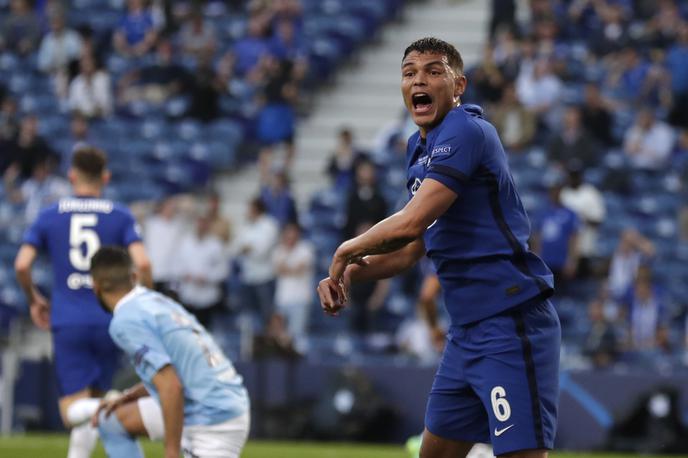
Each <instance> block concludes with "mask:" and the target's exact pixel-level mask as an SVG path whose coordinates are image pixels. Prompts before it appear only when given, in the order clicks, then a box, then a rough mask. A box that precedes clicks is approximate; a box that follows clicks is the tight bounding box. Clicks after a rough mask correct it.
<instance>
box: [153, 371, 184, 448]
mask: <svg viewBox="0 0 688 458" xmlns="http://www.w3.org/2000/svg"><path fill="white" fill-rule="evenodd" d="M153 384H154V385H155V388H156V389H157V391H158V396H159V397H160V407H161V408H162V416H163V419H164V425H165V458H178V457H179V452H180V449H181V442H182V428H183V426H184V389H183V387H182V382H181V381H180V380H179V376H177V372H176V371H175V370H174V367H173V366H172V365H171V364H168V365H166V366H165V367H163V368H162V369H160V370H159V371H158V373H157V374H155V376H154V377H153Z"/></svg>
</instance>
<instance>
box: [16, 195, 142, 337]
mask: <svg viewBox="0 0 688 458" xmlns="http://www.w3.org/2000/svg"><path fill="white" fill-rule="evenodd" d="M139 240H140V236H139V234H138V231H137V229H136V223H135V221H134V218H133V216H132V215H131V213H130V212H129V210H128V209H127V208H126V207H124V206H123V205H120V204H116V203H114V202H112V201H110V200H107V199H98V198H92V197H69V198H64V199H61V200H60V201H59V202H58V203H56V204H54V205H52V206H50V207H48V208H46V209H45V210H43V211H42V212H41V213H40V214H39V216H38V218H37V219H36V221H35V222H34V223H33V225H32V226H31V227H30V228H29V230H28V231H27V233H26V235H25V237H24V243H27V244H30V245H33V246H34V247H35V248H36V249H38V251H41V252H45V253H47V254H48V257H49V258H50V263H51V265H52V271H53V285H52V292H51V298H50V299H51V324H52V326H53V327H60V326H71V325H102V324H107V323H108V322H109V320H110V316H109V315H108V314H107V313H105V312H104V311H103V310H102V309H101V308H100V307H99V306H98V303H97V300H96V298H95V296H94V294H93V289H92V280H91V276H90V274H89V273H88V272H89V268H90V262H91V257H92V256H93V254H94V253H95V252H96V251H97V250H98V248H100V246H103V245H119V246H124V247H127V246H128V245H130V244H131V243H133V242H136V241H139Z"/></svg>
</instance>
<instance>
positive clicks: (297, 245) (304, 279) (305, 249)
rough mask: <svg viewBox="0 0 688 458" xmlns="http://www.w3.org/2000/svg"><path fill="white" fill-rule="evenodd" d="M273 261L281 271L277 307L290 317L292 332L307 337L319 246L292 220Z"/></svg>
mask: <svg viewBox="0 0 688 458" xmlns="http://www.w3.org/2000/svg"><path fill="white" fill-rule="evenodd" d="M272 261H273V263H274V266H275V272H276V274H277V287H276V291H275V306H276V307H277V311H278V313H280V314H281V315H282V316H284V317H285V318H286V320H287V325H288V328H289V334H291V335H292V336H293V337H296V338H299V337H304V336H305V335H306V331H307V329H308V316H309V314H310V310H311V305H312V304H313V285H314V284H315V283H314V274H315V250H314V249H313V247H312V246H311V244H310V243H308V242H307V241H305V240H303V239H302V238H301V228H300V227H299V225H298V224H297V223H295V222H291V223H288V224H287V225H286V226H284V229H282V234H281V239H280V243H279V245H277V248H276V249H275V252H274V254H273V257H272Z"/></svg>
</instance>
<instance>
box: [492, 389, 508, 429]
mask: <svg viewBox="0 0 688 458" xmlns="http://www.w3.org/2000/svg"><path fill="white" fill-rule="evenodd" d="M490 401H491V402H492V411H493V412H494V414H495V417H496V418H497V420H498V421H507V420H508V419H509V417H510V416H511V406H510V405H509V401H507V400H506V390H505V389H504V387H502V386H496V387H494V388H492V391H491V392H490Z"/></svg>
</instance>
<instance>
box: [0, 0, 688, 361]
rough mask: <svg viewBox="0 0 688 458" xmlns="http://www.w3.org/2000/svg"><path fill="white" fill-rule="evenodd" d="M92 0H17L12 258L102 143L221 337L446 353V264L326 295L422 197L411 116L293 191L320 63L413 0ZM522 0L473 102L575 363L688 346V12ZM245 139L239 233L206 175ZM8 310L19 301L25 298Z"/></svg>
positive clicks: (621, 0)
mask: <svg viewBox="0 0 688 458" xmlns="http://www.w3.org/2000/svg"><path fill="white" fill-rule="evenodd" d="M73 3H74V4H75V5H76V6H74V5H72V6H71V7H70V4H71V2H70V3H67V2H60V1H48V0H45V1H36V2H30V1H29V0H12V1H9V2H7V1H4V2H3V1H2V0H0V99H1V100H2V103H1V104H0V150H2V151H3V154H2V155H1V156H0V173H1V174H2V177H3V188H2V191H1V193H2V199H3V200H2V205H0V229H1V230H0V234H1V235H2V241H3V244H0V252H1V253H0V254H2V255H3V256H2V259H3V260H6V259H9V258H10V257H11V256H13V255H14V253H15V250H16V246H17V243H18V241H19V240H20V237H21V230H22V228H23V227H24V225H25V224H26V223H28V222H30V221H31V220H32V219H33V218H35V215H36V214H37V212H38V210H39V209H40V208H41V207H43V206H45V205H47V204H49V203H51V202H54V201H55V200H57V199H59V198H60V197H62V196H64V195H66V194H68V193H69V186H68V184H67V182H66V181H65V178H64V173H65V167H66V164H67V163H68V160H67V159H68V157H69V155H70V154H71V152H72V151H73V150H74V149H75V148H78V147H79V145H81V144H84V143H89V144H95V145H96V146H101V147H103V148H104V149H105V150H107V151H108V153H109V154H110V158H111V164H110V166H111V169H112V172H113V183H112V186H111V190H110V196H111V197H113V198H118V199H122V200H125V201H127V202H131V201H140V200H144V202H139V203H138V204H136V205H135V210H136V214H137V215H138V218H139V220H140V222H141V225H142V228H143V234H144V240H145V243H146V247H147V250H148V252H149V254H150V257H151V260H152V265H153V275H154V280H155V284H156V288H157V289H159V290H160V291H163V292H165V293H166V294H170V295H173V296H175V297H177V298H178V299H179V300H180V301H181V302H182V303H184V304H185V305H186V306H187V307H188V308H189V309H190V310H191V311H193V312H194V313H195V314H196V315H197V316H198V318H199V320H200V321H201V322H203V323H205V324H207V325H208V326H209V327H210V328H211V329H214V330H222V335H223V336H225V337H227V336H232V335H235V334H237V333H238V332H240V331H241V329H242V327H243V326H244V325H245V323H250V324H249V327H251V328H252V329H254V331H255V332H257V333H259V336H258V337H256V339H255V344H256V345H255V355H256V356H262V355H282V356H286V357H298V356H306V357H311V356H312V355H313V354H320V355H327V356H328V357H331V356H333V355H334V356H335V357H336V356H340V357H351V356H352V355H362V354H364V355H369V356H372V357H376V356H383V357H387V358H389V357H390V355H395V356H392V357H398V355H404V356H403V357H402V358H406V359H404V361H408V360H412V361H417V362H420V363H422V364H433V363H434V362H436V361H437V358H438V355H439V350H440V349H441V344H442V338H441V336H442V330H443V328H444V327H445V326H446V324H447V323H446V320H444V319H443V316H442V314H441V313H440V315H439V316H436V312H433V310H434V308H435V307H436V306H437V305H438V304H439V305H441V299H440V298H439V294H438V293H439V291H438V288H437V284H436V279H435V278H434V274H433V272H432V268H431V266H429V265H425V264H423V265H421V266H418V267H417V268H416V269H414V270H412V271H411V272H409V273H408V274H406V275H405V276H403V277H400V278H395V279H391V280H385V281H380V282H371V283H369V284H359V285H356V286H355V287H354V288H353V289H352V291H351V292H350V301H351V307H350V308H349V309H348V310H347V311H346V312H345V313H344V314H343V316H342V317H340V318H339V319H330V318H327V317H325V316H323V314H322V313H321V312H320V310H319V308H318V307H317V305H316V302H315V290H314V285H315V281H316V279H318V278H319V277H320V276H323V275H325V274H326V271H327V266H328V263H329V258H330V256H331V254H332V252H333V251H334V249H335V248H336V247H337V245H338V244H339V243H341V241H343V240H345V239H347V238H349V237H352V236H354V235H356V234H359V233H361V232H362V231H365V230H366V229H367V228H369V227H370V226H371V225H373V224H375V223H376V222H377V221H379V220H380V219H382V218H383V217H384V216H385V215H387V214H389V213H390V212H392V211H394V210H396V209H398V208H400V206H401V205H403V203H404V202H405V200H406V199H407V192H406V190H405V185H406V172H405V153H406V138H407V137H408V135H409V134H410V133H411V132H412V131H413V129H414V126H412V125H411V123H410V121H409V119H408V118H403V119H399V120H398V122H397V123H396V125H395V127H394V128H393V129H391V130H389V131H386V132H382V133H381V134H380V137H379V138H378V139H376V142H375V145H376V146H375V147H374V148H372V149H370V150H366V149H363V148H360V147H359V143H358V142H357V140H356V136H355V135H356V133H355V132H353V131H352V130H351V129H350V128H347V127H345V126H342V129H341V130H340V131H339V132H338V138H337V146H336V148H335V150H334V151H332V152H331V153H330V154H331V160H330V161H329V165H328V167H327V169H326V170H323V174H327V176H329V178H330V187H329V188H328V189H324V190H322V191H321V192H319V193H317V194H316V195H314V196H313V197H312V199H311V201H310V202H309V204H308V206H307V210H306V211H304V212H302V213H299V212H298V211H297V205H296V203H295V201H294V198H293V196H292V195H291V191H290V166H291V158H292V157H293V155H294V154H295V145H294V142H293V140H294V134H295V129H296V123H297V114H298V112H299V110H300V109H301V108H303V107H302V106H301V105H300V103H301V102H302V101H303V100H304V99H305V98H304V94H307V93H308V88H309V86H310V85H311V84H312V83H313V82H314V81H315V79H314V75H318V76H319V77H324V76H326V75H328V74H329V73H331V72H332V71H334V67H335V65H334V63H336V62H338V61H340V60H341V59H342V58H344V57H346V56H347V55H348V54H349V53H351V52H353V50H354V49H355V48H356V47H357V46H358V45H360V44H361V43H363V41H364V40H365V39H366V38H367V36H366V30H368V29H366V27H377V26H379V25H380V24H381V23H382V22H383V21H384V20H385V19H388V18H389V17H391V12H392V11H395V9H396V8H397V7H398V6H399V5H400V4H401V3H402V2H401V1H395V0H385V1H380V2H367V1H366V2H361V1H352V2H344V1H342V2H339V1H335V2H329V3H328V2H318V1H306V0H303V1H299V0H273V1H267V0H265V1H258V0H252V1H240V0H236V1H225V2H220V1H212V0H208V1H206V2H187V1H183V2H157V1H153V2H146V1H143V0H128V1H126V2H125V3H126V5H124V4H120V3H122V2H119V1H117V2H115V1H105V0H80V1H79V2H73ZM515 3H516V2H515V1H513V0H493V2H492V5H493V18H492V21H491V23H490V39H489V41H488V43H486V45H485V48H484V53H483V56H482V59H481V61H480V62H479V63H477V64H476V65H474V66H471V67H469V68H467V69H466V73H467V77H468V81H469V88H468V91H467V93H466V94H465V96H464V97H463V102H464V103H477V104H480V105H481V106H483V108H484V110H485V115H486V117H487V118H488V119H490V120H491V122H493V123H494V125H495V127H496V128H497V130H498V131H499V133H500V136H501V138H502V140H503V143H504V146H505V149H506V151H507V154H508V156H509V159H510V162H511V167H512V172H513V175H514V179H515V181H516V182H517V186H518V187H519V191H520V192H521V196H522V198H523V202H524V204H525V206H526V208H527V209H528V211H529V213H530V216H531V220H532V223H533V224H532V225H533V239H532V246H533V249H534V250H536V251H537V252H538V254H540V255H541V256H542V257H543V258H544V259H545V261H546V262H547V263H548V264H549V265H550V267H551V268H552V270H553V272H554V274H555V278H556V282H557V288H558V293H557V296H556V297H555V299H553V301H554V303H555V306H556V307H557V309H558V311H559V313H560V317H561V320H562V325H563V329H564V349H565V356H566V357H565V359H564V361H565V364H570V365H594V366H597V367H608V366H612V365H615V364H622V363H634V364H635V363H639V362H641V363H642V362H646V363H647V362H651V361H654V362H656V361H657V360H659V359H658V358H654V356H656V355H663V356H665V357H666V358H669V359H670V358H680V357H681V355H682V353H681V352H682V351H683V350H684V349H685V348H687V347H688V337H687V336H688V329H687V328H688V326H687V325H686V323H687V322H688V319H687V314H686V311H685V309H686V306H688V303H686V297H688V205H687V204H686V202H688V199H687V197H688V194H687V193H688V188H687V187H686V182H688V117H687V116H686V114H685V113H686V110H685V107H686V106H688V73H686V72H688V70H687V69H688V2H686V1H679V0H663V1H658V2H654V1H643V0H556V1H555V0H531V1H530V2H529V8H528V11H527V14H525V15H519V17H525V18H526V19H525V20H523V21H521V20H517V19H516V5H515ZM115 4H117V6H113V5H115ZM327 5H329V6H327ZM337 5H338V6H337ZM326 8H331V9H332V8H334V9H332V10H331V11H328V10H327V9H326ZM338 8H339V9H338ZM347 8H350V10H347ZM97 10H98V11H97ZM344 12H346V14H348V16H346V18H347V20H348V21H349V22H348V23H347V21H345V20H343V19H342V17H343V16H341V17H340V16H339V15H341V14H344ZM352 21H353V22H352ZM343 24H348V25H346V26H345V27H344V26H343ZM352 24H353V25H356V24H358V25H359V27H358V28H356V27H353V26H352ZM459 48H460V44H459ZM17 75H21V78H23V79H21V78H19V77H17ZM18 78H19V79H18ZM392 83H393V82H390V84H392ZM242 139H243V141H242ZM249 139H251V140H255V141H254V142H253V143H251V142H249ZM239 144H241V145H242V147H241V151H252V152H254V153H255V154H253V155H252V157H251V158H250V159H254V160H257V161H258V162H259V165H260V169H261V180H262V187H261V191H260V194H259V195H257V196H255V198H254V199H253V200H252V201H251V202H250V205H249V207H248V208H247V209H246V219H247V224H246V225H245V226H243V227H241V228H236V227H234V226H233V225H232V221H230V220H228V219H226V217H225V216H223V215H221V213H220V207H221V203H222V202H221V201H222V199H228V198H231V196H219V195H218V194H217V193H216V192H214V191H213V190H212V189H211V188H210V187H209V186H208V184H209V183H210V182H211V177H212V172H214V171H215V170H226V169H227V168H229V167H231V166H233V165H235V164H236V160H237V155H238V153H239V151H238V150H239V148H238V145H239ZM278 148H283V149H284V151H285V154H284V155H283V156H279V157H284V159H283V160H281V161H278V160H276V157H278V156H277V155H275V150H276V149H278ZM18 212H20V213H21V218H20V219H21V221H22V223H21V224H18V223H17V221H18V220H17V218H16V215H17V213H18ZM170 247H174V249H170ZM9 265H11V264H8V266H9ZM10 275H11V273H9V272H7V269H6V268H4V269H3V270H2V271H0V278H10ZM47 277H48V276H47V275H41V271H40V269H39V271H38V273H37V279H38V280H39V282H40V280H45V279H46V278H47ZM45 283H47V282H45V281H44V282H43V284H45ZM0 303H2V304H5V305H14V304H21V297H20V296H19V294H18V292H17V290H16V288H14V289H13V288H12V287H10V286H6V287H4V288H3V289H2V290H0ZM0 324H1V321H0ZM225 343H226V342H225ZM328 351H330V352H331V353H327V352H328Z"/></svg>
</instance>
